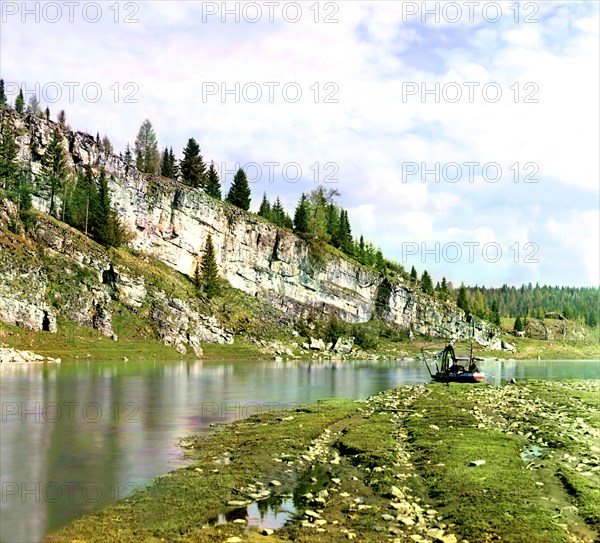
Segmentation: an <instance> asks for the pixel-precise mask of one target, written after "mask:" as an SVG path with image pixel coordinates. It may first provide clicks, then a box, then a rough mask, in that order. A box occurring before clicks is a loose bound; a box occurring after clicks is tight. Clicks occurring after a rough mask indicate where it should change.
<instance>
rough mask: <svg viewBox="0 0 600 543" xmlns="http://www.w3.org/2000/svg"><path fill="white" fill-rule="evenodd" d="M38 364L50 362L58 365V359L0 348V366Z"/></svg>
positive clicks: (59, 360) (31, 352)
mask: <svg viewBox="0 0 600 543" xmlns="http://www.w3.org/2000/svg"><path fill="white" fill-rule="evenodd" d="M40 362H42V363H43V362H51V363H54V364H60V362H61V359H60V358H53V357H51V356H42V355H41V354H37V353H34V352H33V351H22V350H20V349H12V348H10V347H0V364H39V363H40Z"/></svg>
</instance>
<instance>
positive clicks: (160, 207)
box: [0, 110, 497, 344]
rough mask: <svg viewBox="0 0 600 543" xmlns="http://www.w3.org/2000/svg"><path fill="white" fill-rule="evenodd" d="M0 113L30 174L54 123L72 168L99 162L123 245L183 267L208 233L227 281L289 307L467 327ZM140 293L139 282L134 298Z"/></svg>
mask: <svg viewBox="0 0 600 543" xmlns="http://www.w3.org/2000/svg"><path fill="white" fill-rule="evenodd" d="M0 114H2V115H8V116H10V117H11V122H13V124H14V125H15V126H16V128H17V131H18V133H19V136H18V144H19V157H20V160H21V161H22V162H24V163H27V164H29V165H30V167H31V170H32V172H33V174H34V175H35V174H36V173H38V172H39V171H40V168H41V166H40V164H41V159H42V157H43V155H44V152H45V148H46V146H47V144H48V142H49V141H50V138H51V136H52V133H53V132H54V131H55V130H58V131H59V132H60V133H61V134H62V138H63V146H64V148H65V150H66V151H67V155H68V162H69V164H70V166H71V167H72V168H75V169H81V168H83V167H84V166H85V165H87V164H90V165H91V166H92V168H93V170H95V171H96V172H98V171H99V169H100V168H101V167H104V168H105V170H106V172H107V174H108V177H109V189H110V196H111V200H112V203H113V205H114V206H115V208H116V209H117V211H118V214H119V216H120V218H121V219H122V220H123V222H124V223H125V224H127V225H128V226H129V227H130V228H131V230H132V231H133V232H135V237H134V239H133V241H132V242H131V245H132V246H133V247H134V248H135V249H138V250H140V251H143V252H145V253H148V254H151V255H154V256H155V257H157V258H158V259H160V260H162V261H163V262H165V263H166V264H168V265H169V266H171V267H173V268H175V269H176V270H178V271H180V272H182V273H184V274H188V275H191V274H192V273H193V270H194V269H195V266H196V264H197V262H198V260H199V258H200V257H201V255H202V251H203V248H204V244H205V241H206V238H207V236H208V234H212V238H213V243H214V245H215V249H216V252H217V259H218V264H219V269H220V273H221V275H222V276H223V277H224V278H225V279H227V280H228V281H229V282H230V283H231V285H232V286H233V287H236V288H238V289H240V290H242V291H244V292H246V293H248V294H251V295H256V296H260V297H261V298H263V299H265V300H267V301H269V302H270V303H271V304H273V305H274V306H276V307H277V308H279V309H282V310H284V311H286V312H288V313H289V314H293V315H295V316H296V317H301V316H303V315H305V314H306V313H307V312H308V311H317V312H319V313H322V314H325V315H331V314H335V315H338V316H339V317H341V318H342V319H344V320H346V321H350V322H365V321H368V320H369V319H371V318H372V317H373V316H374V315H375V313H376V312H377V313H378V314H380V315H382V316H383V317H384V318H386V319H387V320H389V321H390V322H392V323H395V324H398V325H400V326H402V327H405V328H410V329H411V330H413V331H414V332H416V333H421V334H426V335H431V336H438V337H447V338H450V337H470V336H471V333H472V327H471V325H470V324H469V323H468V322H467V321H466V319H465V314H464V312H462V311H461V310H459V309H457V308H456V307H453V306H448V305H446V304H443V303H440V302H437V301H435V300H433V299H431V298H429V297H427V296H425V295H422V294H420V293H418V292H415V291H414V290H413V289H411V288H409V287H408V286H407V285H405V284H402V283H398V284H389V282H387V281H384V280H383V278H382V277H381V276H380V275H379V274H377V273H376V272H374V271H372V270H368V269H365V268H364V267H362V266H360V265H358V264H354V263H352V262H350V261H348V260H346V259H344V258H341V257H338V256H335V255H329V257H328V258H327V259H326V262H325V263H324V264H322V265H320V266H319V265H316V264H315V263H314V261H313V259H312V258H311V254H310V251H309V246H308V245H307V244H306V243H305V242H304V241H303V240H302V239H300V238H299V237H298V236H296V235H294V234H292V233H290V232H288V231H286V230H284V229H281V228H278V227H276V226H274V225H272V224H270V223H269V222H267V221H265V220H264V219H262V218H261V217H258V216H256V215H253V214H249V213H245V212H243V211H241V210H239V209H237V208H235V207H233V206H230V205H228V204H225V203H222V202H219V201H217V200H215V199H213V198H211V197H209V196H208V195H206V194H204V193H203V192H202V191H201V190H196V189H191V188H189V187H186V186H184V185H182V184H180V183H178V182H176V181H172V180H164V179H158V178H150V179H149V178H147V177H146V176H144V175H142V174H140V173H139V172H138V171H137V170H136V169H135V168H133V167H131V168H129V169H128V168H127V166H126V164H125V162H124V161H123V160H121V159H120V158H119V157H117V156H113V155H111V156H106V155H105V154H104V153H103V150H102V149H101V147H100V146H99V145H97V144H96V141H95V139H94V138H93V137H92V136H90V135H89V134H85V133H82V132H71V131H67V130H63V129H62V128H61V127H60V126H59V125H57V124H56V123H54V122H52V121H46V120H43V119H39V118H35V117H33V116H22V115H18V114H16V112H14V111H13V110H6V111H4V112H0ZM34 205H35V206H36V207H37V208H38V209H41V210H44V211H47V210H48V201H47V199H44V198H42V197H41V195H38V197H36V198H34ZM127 288H132V286H131V285H130V286H127V285H125V284H122V285H121V289H127ZM134 288H135V287H134ZM382 294H383V296H382ZM140 296H141V292H140V294H139V296H137V299H138V300H139V299H140ZM134 298H135V295H134ZM382 300H383V302H382ZM133 303H135V302H133ZM496 336H497V331H496V329H495V328H494V327H493V326H491V325H489V324H488V323H485V322H482V321H478V322H477V323H476V326H475V338H476V339H477V340H478V341H479V342H480V343H482V344H488V343H489V342H490V341H491V340H492V339H493V338H495V337H496Z"/></svg>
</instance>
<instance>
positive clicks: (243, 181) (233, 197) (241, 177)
mask: <svg viewBox="0 0 600 543" xmlns="http://www.w3.org/2000/svg"><path fill="white" fill-rule="evenodd" d="M226 201H227V202H229V203H230V204H233V205H234V206H237V207H239V208H240V209H243V210H244V211H248V210H249V209H250V186H249V185H248V179H247V177H246V174H245V173H244V170H242V169H241V168H240V169H239V170H238V171H237V173H236V174H235V176H234V177H233V183H232V184H231V187H230V188H229V192H228V194H227V198H226Z"/></svg>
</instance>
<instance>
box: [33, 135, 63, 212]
mask: <svg viewBox="0 0 600 543" xmlns="http://www.w3.org/2000/svg"><path fill="white" fill-rule="evenodd" d="M67 172H68V169H67V161H66V158H65V150H64V148H63V146H62V138H61V137H60V135H59V133H58V131H56V130H55V131H54V134H53V135H52V139H51V140H50V143H49V144H48V146H47V147H46V152H45V153H44V156H43V157H42V171H41V173H42V175H41V187H40V188H41V189H42V191H43V192H45V193H46V194H47V195H48V196H49V198H50V215H54V214H55V213H56V209H55V199H56V194H57V193H58V191H59V190H61V189H62V188H63V186H64V183H65V179H66V177H67Z"/></svg>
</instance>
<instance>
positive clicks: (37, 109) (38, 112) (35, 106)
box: [27, 94, 43, 117]
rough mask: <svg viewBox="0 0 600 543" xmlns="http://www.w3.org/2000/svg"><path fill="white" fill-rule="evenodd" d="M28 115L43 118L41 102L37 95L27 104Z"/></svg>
mask: <svg viewBox="0 0 600 543" xmlns="http://www.w3.org/2000/svg"><path fill="white" fill-rule="evenodd" d="M27 113H29V114H30V115H35V116H36V117H42V116H43V113H42V108H41V106H40V102H39V100H38V99H37V96H36V95H35V94H34V95H32V96H31V98H29V102H28V103H27Z"/></svg>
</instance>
